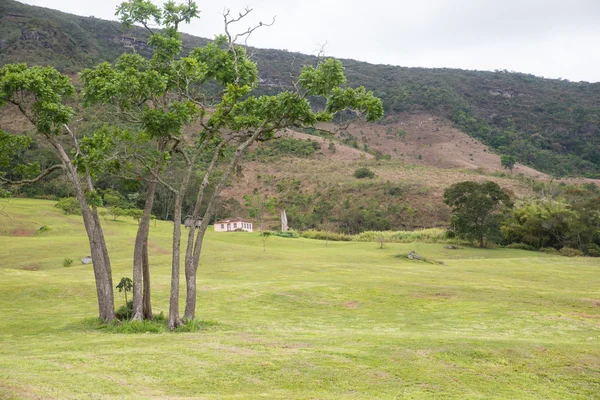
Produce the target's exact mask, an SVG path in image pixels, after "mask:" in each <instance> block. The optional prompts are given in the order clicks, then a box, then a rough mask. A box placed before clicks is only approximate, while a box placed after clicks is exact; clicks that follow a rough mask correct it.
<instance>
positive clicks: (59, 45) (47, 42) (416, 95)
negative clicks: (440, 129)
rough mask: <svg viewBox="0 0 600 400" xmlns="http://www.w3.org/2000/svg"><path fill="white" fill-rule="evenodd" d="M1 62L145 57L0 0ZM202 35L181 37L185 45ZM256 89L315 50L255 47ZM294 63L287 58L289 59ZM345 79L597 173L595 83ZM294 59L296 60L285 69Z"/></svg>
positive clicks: (383, 74)
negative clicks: (128, 54) (130, 54)
mask: <svg viewBox="0 0 600 400" xmlns="http://www.w3.org/2000/svg"><path fill="white" fill-rule="evenodd" d="M0 33H1V35H0V37H2V40H0V65H2V64H5V63H8V62H15V61H25V62H27V63H29V64H50V65H52V66H54V67H56V68H58V69H59V70H61V71H63V72H69V73H76V72H78V71H80V70H81V69H83V68H84V67H89V66H91V65H94V64H95V63H97V62H99V61H104V60H108V61H112V60H114V59H116V57H117V56H118V55H120V54H121V53H122V52H123V51H124V50H125V49H126V48H127V47H131V46H133V45H135V46H136V49H137V51H138V52H140V53H141V54H142V55H148V54H149V53H150V49H149V48H147V46H146V41H147V40H146V33H145V32H144V31H143V30H142V29H134V30H131V31H127V32H124V31H123V29H122V28H121V27H120V25H119V24H118V23H116V22H108V21H103V20H99V19H96V18H91V17H89V18H88V17H79V16H74V15H69V14H65V13H61V12H58V11H53V10H48V9H42V8H37V7H31V6H27V5H23V4H20V3H17V2H15V1H12V0H7V1H4V2H3V3H2V4H1V5H0ZM205 43H206V39H201V38H196V37H192V36H184V48H185V50H187V51H189V50H191V49H192V48H194V47H197V46H199V45H203V44H205ZM253 53H254V55H255V56H254V57H255V59H256V61H257V64H258V67H259V70H260V73H261V76H260V78H261V86H262V88H261V91H262V92H263V93H274V92H278V91H280V90H281V89H282V88H286V87H289V85H290V79H289V76H290V73H292V74H293V76H295V75H297V73H298V69H299V67H300V66H301V65H304V64H310V63H312V64H314V63H315V61H316V59H315V57H312V56H306V55H302V54H296V53H289V52H286V51H278V50H261V49H253ZM292 61H294V62H292ZM344 65H345V67H346V75H347V77H348V82H349V84H350V85H357V84H360V85H364V86H365V87H366V88H367V89H370V90H373V91H374V93H375V95H377V96H378V97H380V98H381V99H382V100H383V101H384V104H385V107H386V112H387V113H388V114H390V115H393V114H395V113H398V112H402V111H410V110H415V109H424V110H428V111H430V112H433V113H436V114H438V115H441V116H445V117H448V118H450V119H451V120H452V121H454V123H455V124H456V125H457V126H459V127H460V128H461V129H463V130H464V131H466V132H467V133H469V134H470V135H472V136H474V137H476V138H478V139H480V140H482V141H484V142H485V143H486V144H488V145H490V146H491V147H492V148H494V149H496V150H497V151H498V152H499V153H503V154H507V155H513V156H515V157H516V159H517V161H520V162H522V163H524V164H527V165H530V166H533V167H535V168H537V169H539V170H541V171H544V172H547V173H550V174H553V175H586V176H590V177H596V176H600V131H599V127H598V126H599V125H598V124H599V121H600V105H599V104H598V102H597V99H598V97H599V96H600V84H597V83H595V84H590V83H585V82H579V83H576V82H569V81H566V80H560V79H558V80H557V79H553V80H551V79H543V78H539V77H535V76H533V75H528V74H521V73H513V72H508V71H496V72H483V71H463V70H455V69H446V68H444V69H425V68H404V67H396V66H389V65H372V64H368V63H364V62H357V61H353V60H344ZM292 66H295V67H292Z"/></svg>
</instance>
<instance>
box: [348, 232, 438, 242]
mask: <svg viewBox="0 0 600 400" xmlns="http://www.w3.org/2000/svg"><path fill="white" fill-rule="evenodd" d="M381 238H383V240H385V241H386V242H388V243H411V242H426V243H438V242H441V241H445V240H446V231H444V230H443V229H440V228H430V229H420V230H416V231H366V232H362V233H359V234H357V235H354V236H353V237H352V240H355V241H357V242H376V241H379V240H381Z"/></svg>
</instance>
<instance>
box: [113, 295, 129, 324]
mask: <svg viewBox="0 0 600 400" xmlns="http://www.w3.org/2000/svg"><path fill="white" fill-rule="evenodd" d="M132 315H133V300H129V301H128V302H127V304H126V305H124V306H121V307H119V309H118V310H117V311H116V312H115V317H116V318H117V319H118V320H119V321H126V320H128V319H131V316H132Z"/></svg>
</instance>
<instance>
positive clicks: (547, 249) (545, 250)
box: [539, 247, 558, 254]
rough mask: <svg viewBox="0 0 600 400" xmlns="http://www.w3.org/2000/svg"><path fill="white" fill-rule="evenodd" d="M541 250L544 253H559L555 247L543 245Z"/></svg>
mask: <svg viewBox="0 0 600 400" xmlns="http://www.w3.org/2000/svg"><path fill="white" fill-rule="evenodd" d="M539 251H541V252H542V253H547V254H556V253H558V250H556V249H555V248H554V247H542V248H541V249H540V250H539Z"/></svg>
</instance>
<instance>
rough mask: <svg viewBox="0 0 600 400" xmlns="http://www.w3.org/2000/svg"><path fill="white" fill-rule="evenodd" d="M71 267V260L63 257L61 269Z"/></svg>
mask: <svg viewBox="0 0 600 400" xmlns="http://www.w3.org/2000/svg"><path fill="white" fill-rule="evenodd" d="M72 265H73V259H72V258H69V257H65V259H64V260H63V267H67V268H68V267H70V266H72Z"/></svg>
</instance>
